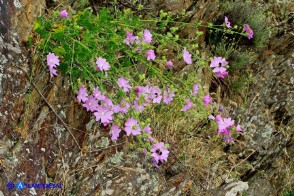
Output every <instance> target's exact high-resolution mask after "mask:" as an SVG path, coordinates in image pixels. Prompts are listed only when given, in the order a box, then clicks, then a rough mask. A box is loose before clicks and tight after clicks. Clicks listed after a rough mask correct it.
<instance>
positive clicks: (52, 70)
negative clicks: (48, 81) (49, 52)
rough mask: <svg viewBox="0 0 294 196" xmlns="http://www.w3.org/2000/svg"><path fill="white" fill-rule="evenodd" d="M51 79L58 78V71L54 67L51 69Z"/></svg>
mask: <svg viewBox="0 0 294 196" xmlns="http://www.w3.org/2000/svg"><path fill="white" fill-rule="evenodd" d="M49 72H50V77H51V78H52V77H54V76H57V70H56V69H55V68H54V67H49Z"/></svg>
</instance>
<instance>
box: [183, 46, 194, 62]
mask: <svg viewBox="0 0 294 196" xmlns="http://www.w3.org/2000/svg"><path fill="white" fill-rule="evenodd" d="M183 59H184V61H185V62H186V63H187V64H188V65H190V64H192V54H190V53H189V52H188V51H187V50H186V48H185V49H184V50H183Z"/></svg>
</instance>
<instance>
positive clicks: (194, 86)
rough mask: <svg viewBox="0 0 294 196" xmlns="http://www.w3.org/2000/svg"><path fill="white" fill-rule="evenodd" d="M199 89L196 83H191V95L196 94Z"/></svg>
mask: <svg viewBox="0 0 294 196" xmlns="http://www.w3.org/2000/svg"><path fill="white" fill-rule="evenodd" d="M198 90H199V85H198V84H194V85H193V95H197V93H198Z"/></svg>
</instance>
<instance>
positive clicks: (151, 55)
mask: <svg viewBox="0 0 294 196" xmlns="http://www.w3.org/2000/svg"><path fill="white" fill-rule="evenodd" d="M146 56H147V61H150V60H153V61H154V60H155V53H154V50H147V52H146Z"/></svg>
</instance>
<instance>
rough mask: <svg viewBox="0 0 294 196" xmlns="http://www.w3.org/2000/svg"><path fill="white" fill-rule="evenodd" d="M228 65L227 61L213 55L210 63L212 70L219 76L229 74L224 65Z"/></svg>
mask: <svg viewBox="0 0 294 196" xmlns="http://www.w3.org/2000/svg"><path fill="white" fill-rule="evenodd" d="M226 65H228V61H226V59H225V58H222V57H214V58H213V59H212V61H211V63H210V67H211V68H213V72H214V73H217V76H218V77H219V78H224V77H225V76H227V75H228V74H229V72H227V69H226V68H225V67H224V66H226Z"/></svg>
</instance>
